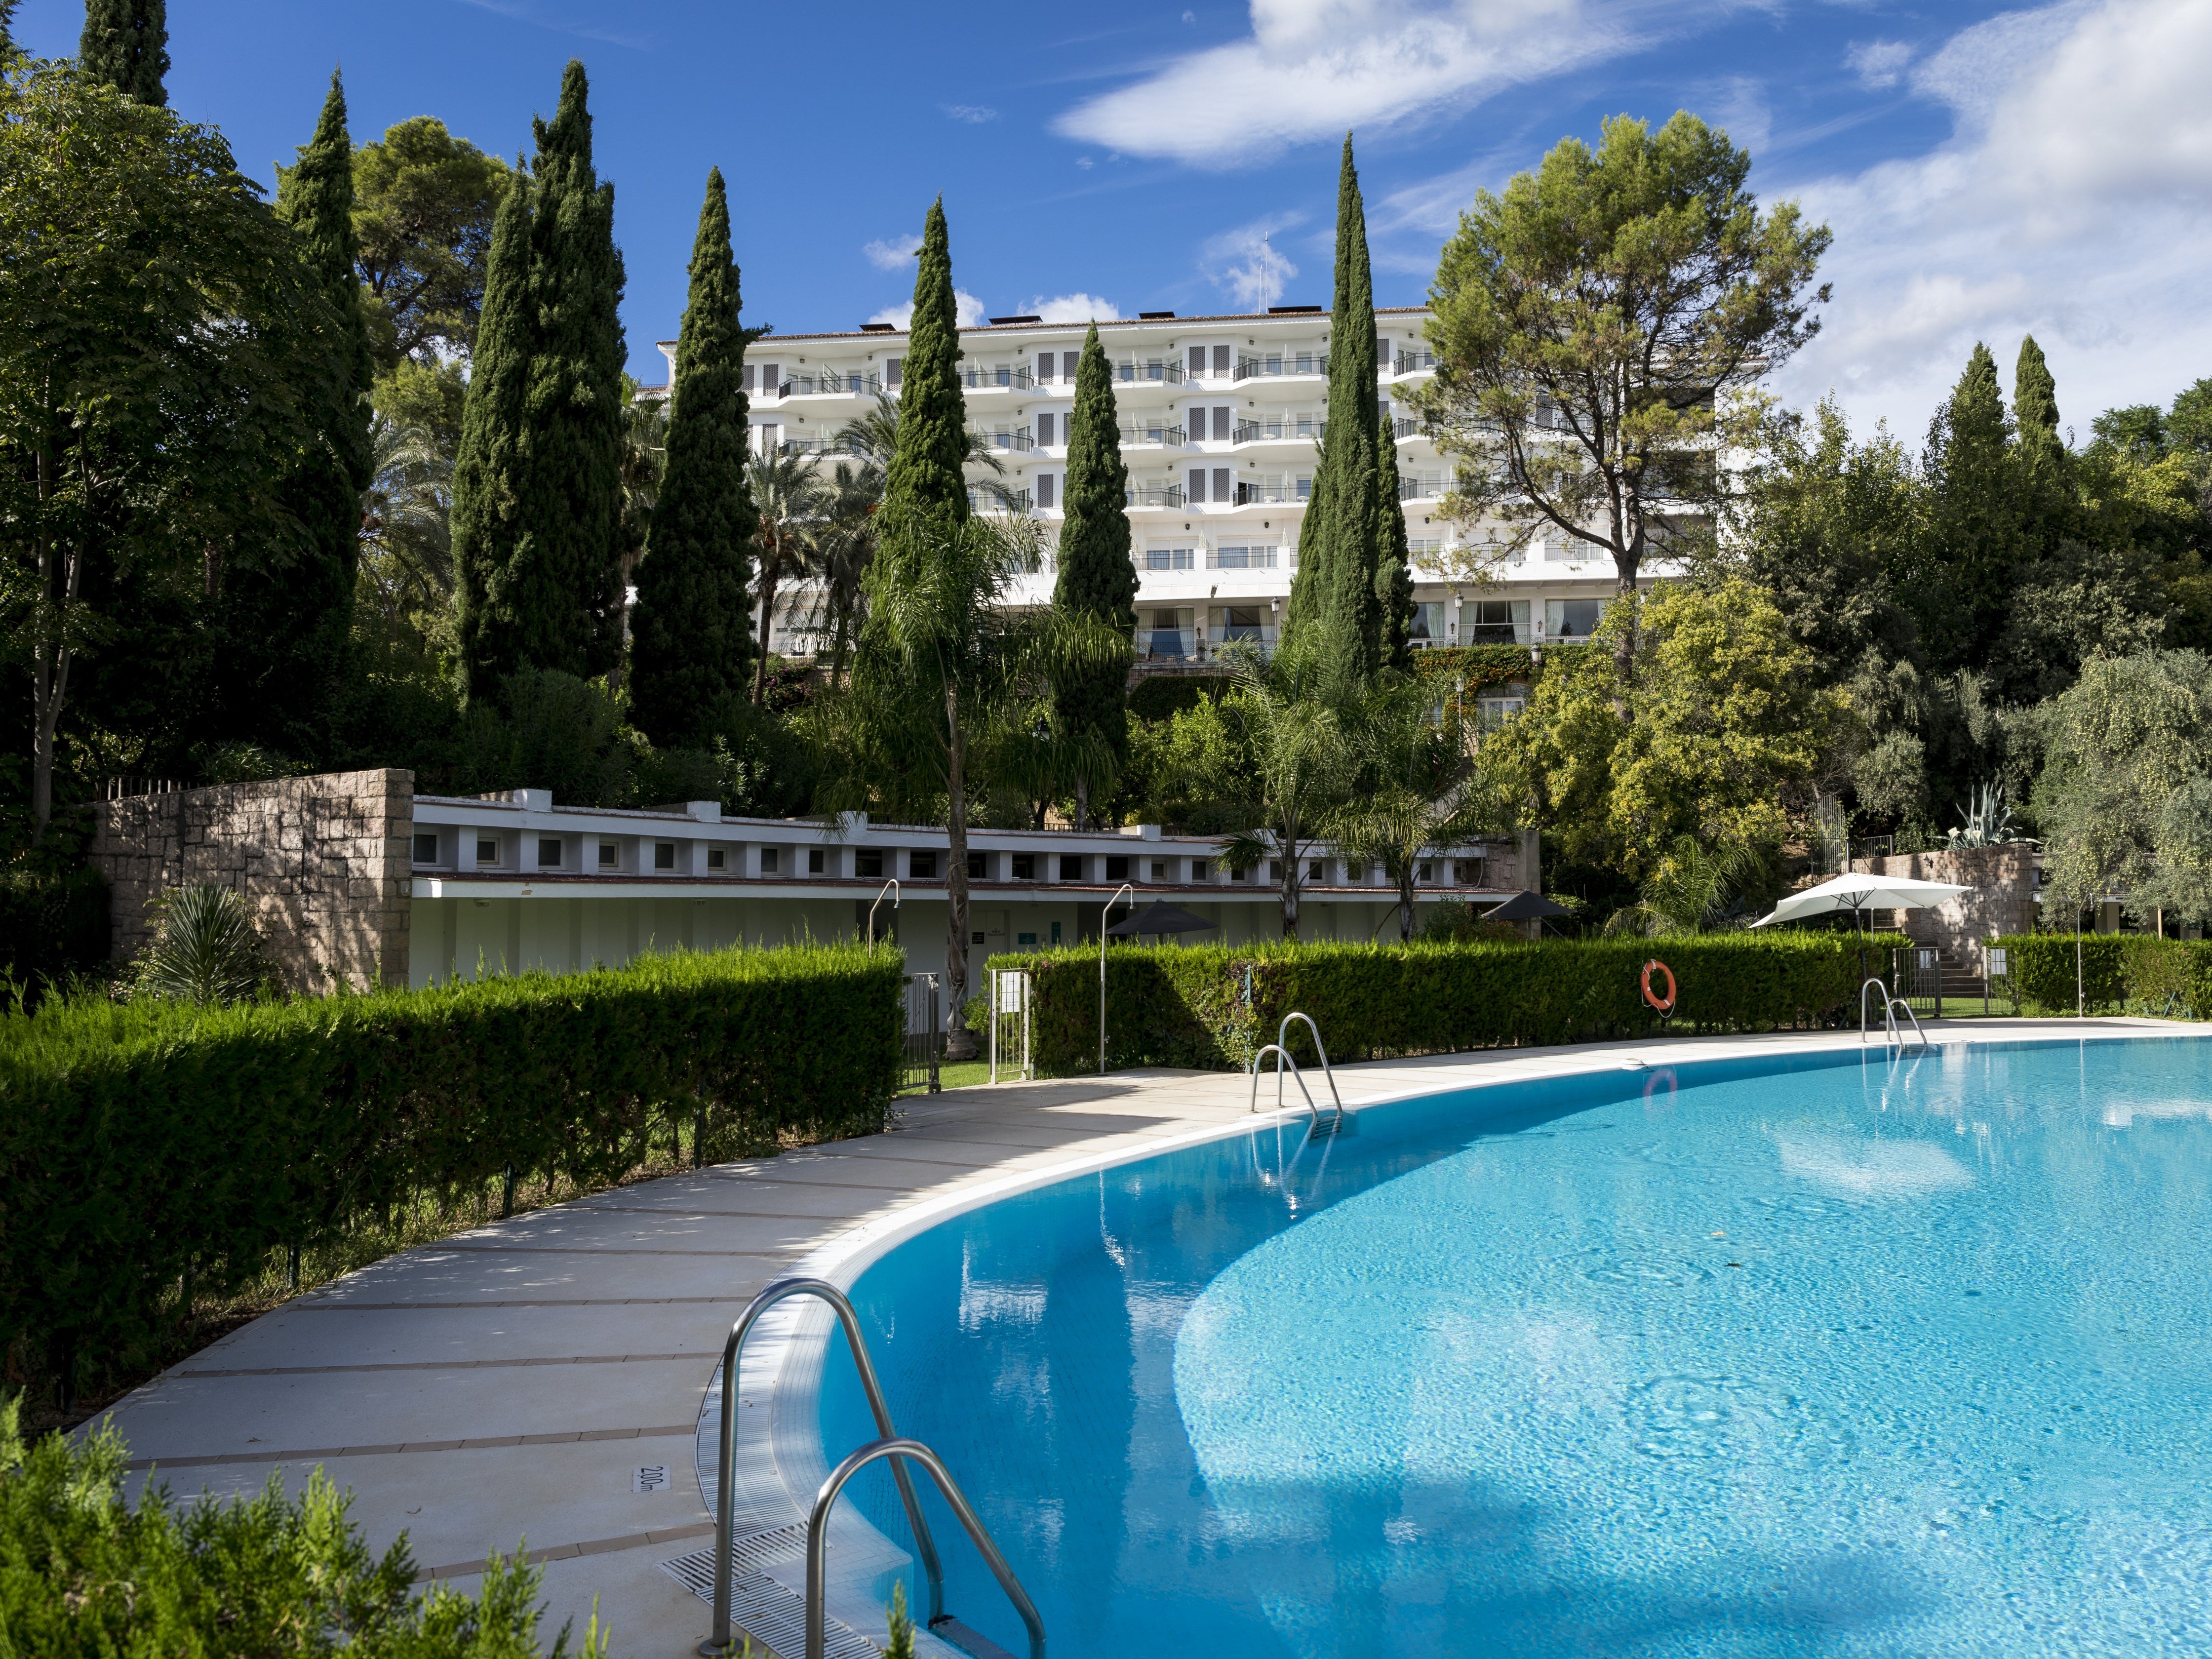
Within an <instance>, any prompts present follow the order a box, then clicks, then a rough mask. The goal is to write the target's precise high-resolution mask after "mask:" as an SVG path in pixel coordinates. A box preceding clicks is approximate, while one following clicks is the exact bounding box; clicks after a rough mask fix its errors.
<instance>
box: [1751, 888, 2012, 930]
mask: <svg viewBox="0 0 2212 1659" xmlns="http://www.w3.org/2000/svg"><path fill="white" fill-rule="evenodd" d="M1969 890H1970V889H1968V888H1966V887H1963V886H1960V885H1959V884H1956V883H1954V882H1948V881H1913V880H1911V879H1909V878H1905V877H1904V876H1873V875H1867V876H1835V877H1832V878H1830V879H1828V880H1826V881H1824V882H1822V883H1821V884H1820V885H1819V886H1818V887H1808V888H1807V889H1806V890H1804V891H1803V892H1802V893H1792V894H1791V895H1790V896H1789V897H1788V898H1786V899H1784V900H1783V901H1782V902H1781V903H1779V904H1778V905H1776V906H1775V907H1774V914H1773V915H1771V916H1761V917H1760V918H1759V920H1758V921H1754V922H1753V923H1752V924H1751V925H1752V926H1753V927H1765V926H1767V925H1768V924H1769V923H1771V922H1777V921H1800V920H1802V918H1804V917H1806V916H1824V915H1827V914H1828V913H1829V912H1830V911H1832V910H1929V909H1933V908H1935V907H1936V905H1939V904H1941V903H1942V902H1944V901H1945V900H1947V899H1949V898H1953V897H1955V896H1957V895H1959V894H1960V893H1964V892H1967V891H1969Z"/></svg>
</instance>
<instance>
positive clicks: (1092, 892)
mask: <svg viewBox="0 0 2212 1659" xmlns="http://www.w3.org/2000/svg"><path fill="white" fill-rule="evenodd" d="M414 815H415V816H414V829H413V834H414V845H413V848H412V853H413V871H412V878H411V884H410V900H409V903H410V951H409V963H410V967H409V977H410V981H411V982H412V983H413V984H415V985H417V986H422V985H432V984H438V983H442V982H443V981H446V980H447V979H450V978H454V977H459V978H462V979H472V978H474V977H476V976H477V974H479V973H480V972H488V973H500V972H516V973H520V972H525V971H529V970H532V969H543V970H545V971H549V972H555V973H565V972H572V971H576V970H580V969H586V968H590V967H592V966H595V965H605V966H607V967H619V966H620V965H622V964H623V963H626V962H628V961H629V960H630V958H631V957H635V956H638V955H641V954H643V953H646V952H648V951H668V950H677V949H693V950H708V949H713V948H715V947H718V946H722V945H735V944H739V943H744V944H748V945H781V944H785V943H787V942H792V941H797V940H800V939H810V938H811V939H820V940H830V939H854V938H862V937H866V930H867V927H868V925H869V913H870V910H871V909H872V908H873V909H874V912H875V924H876V931H877V933H878V936H883V935H885V934H889V933H896V937H897V938H898V939H900V941H901V942H902V944H903V945H905V947H906V951H907V957H908V968H909V969H910V971H913V972H915V973H940V974H941V973H942V972H943V971H944V969H945V946H946V943H947V941H946V937H945V933H946V927H947V920H948V912H947V902H948V901H947V897H946V891H945V871H946V860H947V857H948V853H947V848H948V838H947V836H946V832H945V830H944V829H942V828H940V827H937V826H933V825H927V824H896V823H871V822H870V821H869V820H868V818H867V817H866V815H865V814H861V813H851V814H848V815H846V816H845V817H843V818H842V819H841V820H840V821H838V822H837V823H834V824H829V825H824V824H822V823H817V822H815V821H814V820H812V819H808V818H741V817H726V816H725V815H724V814H723V812H722V811H721V808H720V805H717V804H716V803H715V802H713V801H692V802H690V803H688V804H687V805H684V806H683V807H681V808H678V807H659V808H653V809H648V810H645V811H627V810H617V809H614V808H599V807H580V806H559V805H555V804H554V801H553V798H552V795H551V793H550V792H549V791H546V790H543V789H518V790H513V791H510V792H507V793H505V794H503V795H500V796H495V797H483V798H478V797H455V796H438V795H417V796H416V797H415V801H414ZM1222 845H1223V842H1222V839H1221V838H1219V837H1214V836H1168V835H1163V834H1162V833H1161V831H1160V829H1159V827H1158V825H1156V824H1140V825H1134V826H1131V827H1128V828H1125V829H1118V830H1115V829H1107V830H1100V831H1096V832H1092V833H1089V834H1077V833H1075V832H1073V831H1071V830H1057V829H1046V830H1025V829H973V830H970V831H969V837H968V846H969V872H970V874H969V895H970V896H969V964H968V965H969V973H968V983H969V990H970V992H971V993H972V992H973V991H974V990H975V988H976V987H978V984H979V982H980V976H981V969H982V967H983V964H984V962H985V960H986V958H987V957H990V956H991V955H993V954H995V953H997V952H1000V951H1019V950H1024V949H1029V948H1032V947H1045V946H1050V945H1072V944H1074V943H1076V942H1078V941H1079V940H1080V939H1085V938H1086V937H1087V938H1093V939H1095V938H1096V937H1097V927H1098V921H1099V917H1100V916H1101V915H1102V914H1103V911H1104V908H1105V907H1106V905H1107V904H1108V903H1109V902H1111V901H1112V900H1113V899H1114V897H1115V895H1116V894H1117V893H1119V892H1120V890H1121V887H1122V885H1123V884H1125V883H1126V884H1128V885H1129V886H1130V887H1131V888H1132V889H1133V891H1134V895H1135V899H1136V902H1137V903H1138V904H1139V905H1140V906H1141V905H1145V904H1149V903H1151V902H1152V901H1153V900H1154V899H1161V898H1164V899H1167V900H1169V901H1170V902H1173V903H1176V904H1178V905H1181V906H1182V908H1185V909H1187V910H1189V911H1191V912H1193V913H1194V914H1195V915H1199V916H1201V917H1203V918H1204V919H1206V921H1212V922H1214V923H1215V924H1217V927H1216V930H1215V931H1214V932H1212V933H1199V934H1194V935H1192V936H1191V942H1192V943H1204V944H1223V945H1243V944H1246V943H1249V942H1252V941H1255V940H1262V939H1280V938H1281V937H1282V931H1283V930H1282V908H1281V894H1280V891H1279V887H1278V885H1277V876H1276V872H1273V871H1272V870H1271V869H1270V867H1269V866H1265V865H1263V866H1261V867H1260V868H1258V869H1256V870H1253V871H1250V872H1247V873H1245V874H1244V875H1242V876H1240V875H1237V874H1236V873H1234V872H1231V871H1230V870H1229V869H1228V868H1227V867H1226V866H1224V865H1223V863H1222V861H1221V848H1222ZM1306 857H1307V860H1308V864H1309V868H1308V870H1307V872H1306V876H1307V884H1306V886H1305V890H1304V894H1303V896H1302V902H1301V905H1300V909H1299V936H1300V937H1301V938H1302V939H1309V940H1313V939H1342V940H1346V941H1360V942H1364V941H1365V940H1367V939H1370V938H1374V937H1376V936H1377V934H1378V933H1380V934H1381V936H1383V937H1385V938H1394V937H1395V929H1396V927H1397V923H1396V921H1395V919H1394V917H1393V909H1394V907H1395V902H1396V898H1395V892H1394V890H1392V889H1391V888H1389V886H1388V885H1387V884H1385V883H1384V882H1383V875H1382V872H1381V870H1380V868H1379V867H1378V866H1375V865H1372V864H1361V863H1358V862H1352V861H1347V860H1346V859H1345V858H1344V857H1343V856H1342V855H1341V854H1340V853H1338V852H1337V851H1336V850H1335V849H1334V848H1328V847H1326V846H1316V847H1314V848H1310V849H1309V850H1308V852H1307V854H1306ZM1536 859H1537V850H1536V848H1535V845H1534V837H1533V836H1524V837H1519V838H1516V839H1515V840H1512V841H1498V842H1474V843H1469V844H1468V845H1464V846H1458V847H1449V848H1436V849H1435V856H1434V857H1433V858H1432V859H1430V860H1425V866H1424V870H1425V873H1424V875H1423V878H1422V879H1421V880H1420V882H1419V884H1418V887H1417V892H1418V893H1419V899H1420V901H1421V902H1436V901H1438V900H1443V899H1459V900H1474V901H1494V900H1497V899H1500V898H1503V897H1505V896H1507V895H1509V894H1510V893H1512V892H1514V891H1516V890H1519V889H1521V888H1523V887H1528V888H1535V887H1537V886H1538V885H1539V883H1540V880H1541V872H1540V871H1539V869H1538V867H1537V864H1536ZM893 880H896V882H897V883H898V884H899V892H898V895H897V897H898V901H899V902H898V906H897V908H896V910H895V909H894V908H893V906H892V900H891V896H890V894H889V891H888V889H887V884H888V883H890V882H891V881H893ZM1123 902H1125V903H1126V902H1127V900H1126V899H1125V900H1124V901H1123ZM1416 908H1417V910H1418V908H1419V904H1418V903H1417V906H1416ZM1120 914H1121V913H1120V912H1119V911H1117V912H1116V913H1115V915H1116V919H1117V920H1118V919H1119V916H1120Z"/></svg>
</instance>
